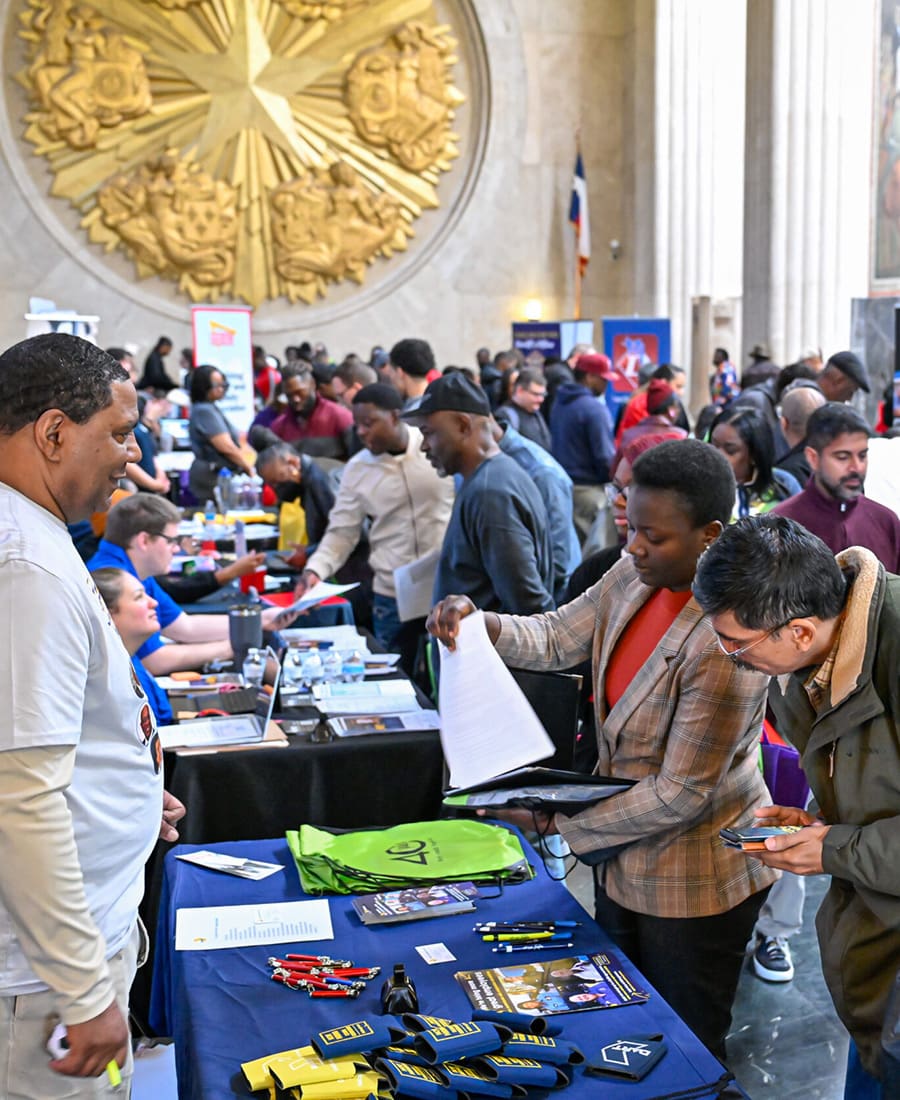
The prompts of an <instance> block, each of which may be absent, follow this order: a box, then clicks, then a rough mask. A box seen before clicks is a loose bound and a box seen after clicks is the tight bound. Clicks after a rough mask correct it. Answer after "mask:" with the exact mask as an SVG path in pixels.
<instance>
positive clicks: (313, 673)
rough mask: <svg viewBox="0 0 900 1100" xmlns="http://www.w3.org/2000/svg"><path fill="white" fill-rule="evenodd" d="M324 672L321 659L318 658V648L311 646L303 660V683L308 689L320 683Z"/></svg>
mask: <svg viewBox="0 0 900 1100" xmlns="http://www.w3.org/2000/svg"><path fill="white" fill-rule="evenodd" d="M324 675H325V670H324V668H323V667H322V658H321V657H320V656H319V647H318V646H313V647H312V649H310V650H308V651H307V653H306V656H305V657H304V658H303V683H304V684H305V685H306V686H307V687H309V688H310V689H312V688H314V687H315V686H316V684H321V683H322V677H323V676H324Z"/></svg>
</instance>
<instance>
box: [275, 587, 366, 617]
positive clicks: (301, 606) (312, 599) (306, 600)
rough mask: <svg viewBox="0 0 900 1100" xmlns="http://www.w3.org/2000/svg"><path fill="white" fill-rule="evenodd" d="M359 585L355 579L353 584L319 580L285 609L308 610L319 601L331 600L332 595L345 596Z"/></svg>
mask: <svg viewBox="0 0 900 1100" xmlns="http://www.w3.org/2000/svg"><path fill="white" fill-rule="evenodd" d="M358 587H359V585H358V584H357V583H356V582H355V581H354V583H353V584H329V583H328V582H327V581H319V583H318V584H314V585H313V586H312V588H308V589H307V590H306V591H305V592H304V593H303V595H302V596H301V597H300V599H299V600H294V602H293V603H292V604H291V606H290V607H287V608H285V610H286V611H307V610H308V609H309V608H310V607H315V606H316V604H317V603H321V602H322V600H330V599H331V597H332V596H343V594H344V593H345V592H349V591H350V589H351V588H358Z"/></svg>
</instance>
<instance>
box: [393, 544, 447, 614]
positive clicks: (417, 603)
mask: <svg viewBox="0 0 900 1100" xmlns="http://www.w3.org/2000/svg"><path fill="white" fill-rule="evenodd" d="M440 557H441V552H440V550H432V551H431V553H430V554H426V555H425V556H424V557H421V558H416V560H415V561H411V562H410V563H409V565H400V566H398V567H397V568H396V569H395V570H394V586H395V588H396V592H397V614H398V615H399V616H400V622H402V623H407V622H409V620H410V619H421V618H423V617H424V616H425V615H427V614H428V612H429V611H430V610H431V606H432V603H433V600H432V592H433V591H434V577H435V574H436V573H437V567H438V561H439V560H440Z"/></svg>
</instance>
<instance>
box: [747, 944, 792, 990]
mask: <svg viewBox="0 0 900 1100" xmlns="http://www.w3.org/2000/svg"><path fill="white" fill-rule="evenodd" d="M753 969H754V970H755V971H756V976H757V977H758V978H762V979H763V981H766V982H789V981H790V980H791V979H792V978H793V976H794V964H793V962H792V961H791V949H790V948H789V947H788V945H787V940H786V939H785V938H784V936H761V935H760V934H759V933H758V932H757V934H756V947H755V949H754V951H753Z"/></svg>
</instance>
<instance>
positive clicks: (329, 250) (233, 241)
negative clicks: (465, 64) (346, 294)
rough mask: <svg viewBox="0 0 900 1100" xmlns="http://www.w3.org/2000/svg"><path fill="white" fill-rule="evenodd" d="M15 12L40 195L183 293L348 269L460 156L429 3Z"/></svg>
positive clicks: (324, 281)
mask: <svg viewBox="0 0 900 1100" xmlns="http://www.w3.org/2000/svg"><path fill="white" fill-rule="evenodd" d="M13 18H15V20H16V25H17V27H18V31H17V33H18V35H19V38H20V39H21V40H22V41H23V43H24V50H25V57H24V62H23V65H22V67H21V69H20V71H19V72H18V74H17V79H18V80H19V82H20V83H21V84H22V85H23V86H24V87H25V88H26V90H27V92H28V95H29V97H30V99H31V104H32V107H31V110H30V111H29V112H28V114H27V115H26V119H25V121H26V129H25V138H26V140H27V141H28V142H29V143H30V144H31V146H32V148H33V151H34V152H35V153H36V154H37V155H39V156H42V157H44V158H45V159H46V162H47V164H48V166H49V168H50V170H51V173H52V175H53V183H52V186H51V194H53V195H54V196H58V197H61V198H65V199H68V200H69V202H70V203H71V204H72V205H73V206H74V207H76V208H77V209H78V210H79V211H80V213H81V215H82V216H81V225H82V226H83V227H84V229H85V230H86V231H87V233H88V236H89V239H90V240H91V241H92V242H94V243H95V244H101V245H103V247H104V249H105V250H106V251H113V250H115V249H119V250H122V251H124V252H125V253H126V254H127V255H128V256H129V257H131V259H132V260H133V262H134V264H135V268H136V271H137V274H138V276H139V277H140V278H147V277H150V276H157V277H160V278H163V279H171V280H174V281H175V282H177V285H178V287H179V289H180V290H181V291H183V292H184V293H185V294H187V295H189V296H190V298H191V299H192V300H194V301H200V300H212V301H215V300H217V299H219V298H222V297H230V298H242V299H244V300H245V301H246V302H248V303H249V304H250V305H254V306H255V305H258V304H259V303H260V302H263V301H265V300H267V299H272V298H277V297H279V296H282V295H283V296H286V297H287V298H289V299H290V300H291V301H292V302H293V301H297V300H301V301H305V302H311V301H313V300H315V299H316V298H317V297H319V296H324V295H325V294H326V293H327V292H328V289H329V287H330V286H332V285H334V284H336V283H338V282H341V281H343V280H351V281H355V282H358V283H361V282H363V280H364V279H365V277H366V274H367V271H368V270H369V268H370V265H372V264H373V263H376V262H377V261H378V259H379V257H383V258H387V257H390V256H391V255H393V254H394V253H395V252H396V251H399V250H403V249H405V248H406V247H407V242H408V240H409V238H411V237H412V236H413V235H414V232H415V222H416V219H417V218H419V217H420V216H421V214H422V212H423V211H424V210H427V209H431V208H435V207H437V206H438V205H439V202H438V183H439V180H440V176H441V173H443V172H446V171H448V170H449V168H450V167H451V164H452V161H453V158H454V157H456V156H458V149H457V142H458V138H457V136H456V134H455V133H454V132H453V118H454V113H455V111H456V109H457V108H458V107H459V105H460V104H461V103H462V102H463V96H462V95H461V94H460V92H459V91H458V90H457V89H456V87H455V86H454V82H453V67H454V65H455V64H457V59H456V57H455V55H454V52H453V51H454V48H455V42H454V39H453V37H452V35H451V33H450V30H449V28H448V27H446V26H443V25H438V23H437V20H436V17H435V14H434V10H433V2H432V0H91V4H90V5H89V6H88V5H87V4H83V3H80V2H78V0H24V7H23V9H22V10H21V11H20V12H18V13H16V14H15V15H14V16H13Z"/></svg>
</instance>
